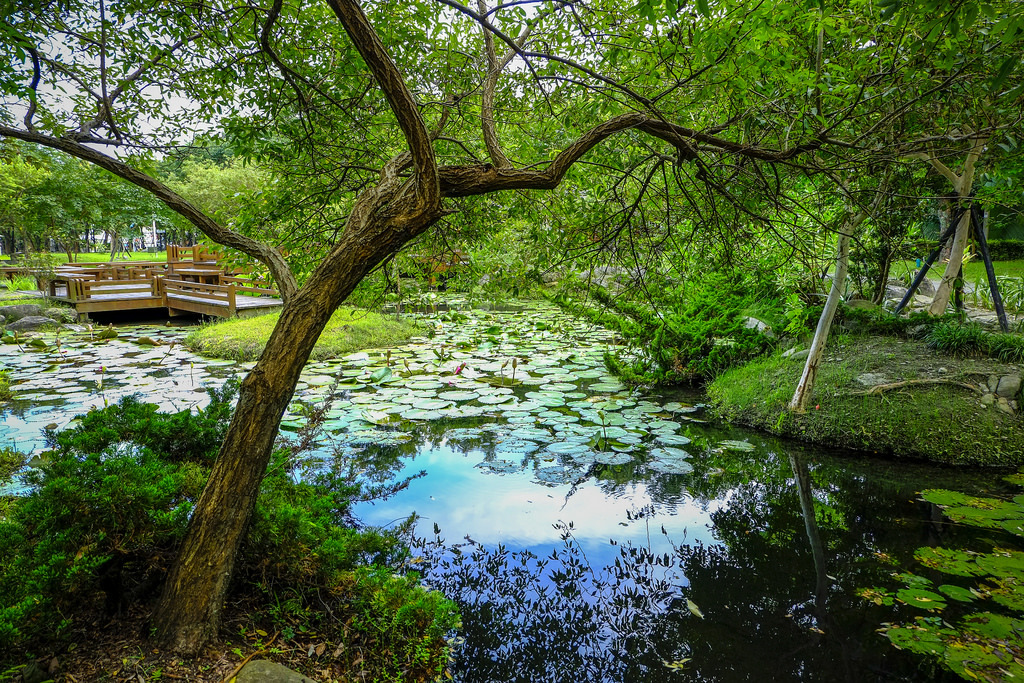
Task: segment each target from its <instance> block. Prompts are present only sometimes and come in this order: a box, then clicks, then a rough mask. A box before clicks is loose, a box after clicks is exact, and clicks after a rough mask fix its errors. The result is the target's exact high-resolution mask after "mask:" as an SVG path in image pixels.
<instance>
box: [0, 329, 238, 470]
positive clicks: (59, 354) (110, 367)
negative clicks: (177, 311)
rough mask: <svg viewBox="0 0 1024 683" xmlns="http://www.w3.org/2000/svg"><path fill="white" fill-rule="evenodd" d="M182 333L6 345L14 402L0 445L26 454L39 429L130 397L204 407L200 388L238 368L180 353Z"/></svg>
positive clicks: (72, 335)
mask: <svg viewBox="0 0 1024 683" xmlns="http://www.w3.org/2000/svg"><path fill="white" fill-rule="evenodd" d="M187 332H188V329H187V328H181V327H165V326H157V325H137V326H124V327H120V328H117V329H114V328H99V329H96V330H88V329H87V330H84V331H68V330H62V331H60V332H59V333H58V332H52V331H49V332H44V333H39V332H37V333H32V336H30V337H25V338H24V339H20V340H18V341H19V342H20V343H15V344H9V345H7V346H4V347H3V348H4V351H5V353H6V354H7V355H8V359H7V360H8V362H7V363H6V365H7V368H8V371H9V374H10V382H11V390H12V393H13V399H12V400H11V401H10V402H9V403H8V405H6V406H4V409H5V410H4V412H5V413H6V415H5V416H4V419H3V420H2V421H0V444H2V445H8V446H14V447H17V448H19V449H20V450H23V451H32V450H34V449H36V448H38V447H40V446H41V445H42V435H41V430H42V429H43V428H44V427H50V428H56V427H61V428H63V427H65V426H67V425H69V424H71V423H72V422H73V419H74V417H75V416H76V415H78V414H80V413H83V412H85V411H87V410H89V409H90V408H97V407H103V406H104V405H106V404H109V403H114V402H116V401H118V400H119V399H120V398H122V397H123V396H127V395H131V394H141V395H142V396H143V397H144V399H145V400H147V401H150V402H152V403H157V404H159V405H160V406H161V409H163V410H169V411H170V410H184V409H188V408H193V407H195V406H197V405H200V406H201V405H205V403H206V402H207V401H208V400H209V397H208V396H207V394H206V387H209V386H220V385H221V384H223V382H224V381H226V379H227V378H228V377H230V376H231V375H232V374H235V373H237V372H238V370H239V368H238V364H237V363H234V362H231V361H222V360H211V359H204V358H200V357H198V356H195V355H194V354H191V353H189V352H188V351H186V350H185V349H184V347H183V346H181V341H182V340H183V339H184V337H185V335H186V333H187ZM14 354H17V355H16V357H15V356H14Z"/></svg>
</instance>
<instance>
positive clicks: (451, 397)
mask: <svg viewBox="0 0 1024 683" xmlns="http://www.w3.org/2000/svg"><path fill="white" fill-rule="evenodd" d="M437 397H438V398H439V399H442V400H445V401H458V402H460V403H461V402H462V401H472V400H474V399H477V398H479V397H480V394H478V393H477V392H475V391H443V392H441V393H440V394H438V395H437Z"/></svg>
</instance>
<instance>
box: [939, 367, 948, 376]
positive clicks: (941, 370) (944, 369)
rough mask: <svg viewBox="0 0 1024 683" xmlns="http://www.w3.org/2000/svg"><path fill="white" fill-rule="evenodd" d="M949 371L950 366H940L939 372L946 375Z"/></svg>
mask: <svg viewBox="0 0 1024 683" xmlns="http://www.w3.org/2000/svg"><path fill="white" fill-rule="evenodd" d="M947 372H949V369H948V368H939V374H942V375H945V374H946V373H947Z"/></svg>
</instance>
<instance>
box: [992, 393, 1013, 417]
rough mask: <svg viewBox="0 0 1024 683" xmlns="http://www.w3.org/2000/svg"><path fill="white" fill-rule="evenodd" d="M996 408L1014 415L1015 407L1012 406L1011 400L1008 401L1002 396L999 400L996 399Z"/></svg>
mask: <svg viewBox="0 0 1024 683" xmlns="http://www.w3.org/2000/svg"><path fill="white" fill-rule="evenodd" d="M996 408H998V409H999V410H1001V411H1003V412H1004V413H1006V414H1007V415H1013V408H1011V407H1010V402H1009V401H1007V400H1006V399H1005V398H1003V397H1002V396H1000V397H999V400H998V401H996Z"/></svg>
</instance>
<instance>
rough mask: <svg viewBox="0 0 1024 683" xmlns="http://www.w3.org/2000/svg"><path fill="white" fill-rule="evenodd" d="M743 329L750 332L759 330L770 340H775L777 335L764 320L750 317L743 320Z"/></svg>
mask: <svg viewBox="0 0 1024 683" xmlns="http://www.w3.org/2000/svg"><path fill="white" fill-rule="evenodd" d="M743 327H745V328H747V329H748V330H757V331H758V332H760V333H761V334H763V335H764V336H766V337H768V338H769V339H775V333H774V332H772V328H771V326H770V325H769V324H768V323H766V322H765V321H763V320H758V319H757V318H755V317H753V316H750V315H748V316H747V317H745V318H744V319H743Z"/></svg>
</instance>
